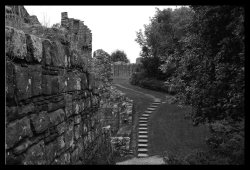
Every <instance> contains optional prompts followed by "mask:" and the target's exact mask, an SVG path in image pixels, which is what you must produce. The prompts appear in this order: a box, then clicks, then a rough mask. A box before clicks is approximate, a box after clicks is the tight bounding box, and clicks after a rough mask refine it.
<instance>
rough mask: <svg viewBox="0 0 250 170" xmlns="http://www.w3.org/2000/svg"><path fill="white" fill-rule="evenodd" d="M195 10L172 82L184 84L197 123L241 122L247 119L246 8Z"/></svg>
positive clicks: (216, 7) (184, 93)
mask: <svg viewBox="0 0 250 170" xmlns="http://www.w3.org/2000/svg"><path fill="white" fill-rule="evenodd" d="M192 9H193V10H194V11H195V15H194V18H193V20H192V23H191V25H190V27H189V33H188V36H186V37H185V38H184V39H183V40H182V43H183V46H182V51H184V52H182V57H180V58H179V60H180V64H179V67H178V70H177V74H176V76H177V77H174V78H173V80H174V81H175V82H176V84H178V85H182V88H181V94H182V95H183V97H184V98H185V101H186V103H187V104H190V105H192V106H193V107H194V110H193V113H192V114H193V118H194V120H195V122H196V123H197V124H198V123H202V122H206V121H208V122H212V121H214V120H222V119H224V118H226V117H230V118H233V119H235V120H239V119H241V118H242V117H243V116H244V87H245V82H244V60H245V59H244V24H243V23H244V9H243V8H241V7H234V6H203V7H200V6H193V7H192ZM176 56H177V55H175V57H176ZM176 58H177V57H176Z"/></svg>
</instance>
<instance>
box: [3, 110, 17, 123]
mask: <svg viewBox="0 0 250 170" xmlns="http://www.w3.org/2000/svg"><path fill="white" fill-rule="evenodd" d="M5 109H6V118H7V121H10V120H14V119H15V118H16V117H18V109H17V107H16V106H12V107H8V106H6V107H5Z"/></svg>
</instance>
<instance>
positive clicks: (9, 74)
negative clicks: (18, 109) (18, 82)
mask: <svg viewBox="0 0 250 170" xmlns="http://www.w3.org/2000/svg"><path fill="white" fill-rule="evenodd" d="M14 69H15V66H14V64H13V63H12V62H6V84H5V92H6V101H7V104H10V105H14V104H15V101H14V89H15V83H14V78H15V77H14Z"/></svg>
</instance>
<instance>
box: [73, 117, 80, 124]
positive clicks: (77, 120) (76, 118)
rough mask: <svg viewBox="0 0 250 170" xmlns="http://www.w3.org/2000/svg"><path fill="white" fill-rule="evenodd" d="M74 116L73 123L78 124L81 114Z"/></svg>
mask: <svg viewBox="0 0 250 170" xmlns="http://www.w3.org/2000/svg"><path fill="white" fill-rule="evenodd" d="M74 118H75V124H79V123H80V122H81V115H77V116H75V117H74Z"/></svg>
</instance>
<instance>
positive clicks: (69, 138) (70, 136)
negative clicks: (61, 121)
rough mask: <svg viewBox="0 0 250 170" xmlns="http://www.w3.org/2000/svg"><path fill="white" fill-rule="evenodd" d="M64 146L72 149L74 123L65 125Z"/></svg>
mask: <svg viewBox="0 0 250 170" xmlns="http://www.w3.org/2000/svg"><path fill="white" fill-rule="evenodd" d="M65 146H66V148H69V147H74V121H71V122H69V123H68V125H67V130H66V132H65Z"/></svg>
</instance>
